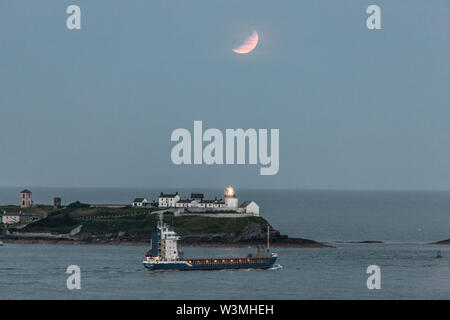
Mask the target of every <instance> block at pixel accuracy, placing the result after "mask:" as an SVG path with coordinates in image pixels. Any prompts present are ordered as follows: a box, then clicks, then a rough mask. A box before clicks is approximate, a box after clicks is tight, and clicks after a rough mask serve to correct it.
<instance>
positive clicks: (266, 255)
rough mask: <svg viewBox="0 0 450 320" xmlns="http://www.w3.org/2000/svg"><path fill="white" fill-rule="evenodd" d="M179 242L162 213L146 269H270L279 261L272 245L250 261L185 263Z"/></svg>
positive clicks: (208, 260) (229, 259)
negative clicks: (270, 249) (272, 250)
mask: <svg viewBox="0 0 450 320" xmlns="http://www.w3.org/2000/svg"><path fill="white" fill-rule="evenodd" d="M268 235H269V231H268ZM179 239H180V237H179V236H177V235H176V233H175V232H174V231H173V230H171V229H170V228H169V225H167V224H165V223H163V214H162V213H160V216H159V221H158V224H157V227H156V229H155V230H154V231H153V232H152V242H151V249H150V250H149V251H148V252H147V254H146V255H145V257H146V260H144V261H143V264H144V266H145V267H146V268H147V269H150V270H219V269H250V268H254V269H267V268H270V267H272V266H273V264H274V263H275V261H276V259H277V254H276V253H270V251H269V241H267V249H266V250H261V249H260V248H258V253H257V254H256V255H253V254H249V255H247V257H223V258H217V257H216V258H202V259H199V258H192V259H184V258H183V255H182V254H181V253H180V251H179V250H178V248H177V241H178V240H179ZM268 239H269V238H268Z"/></svg>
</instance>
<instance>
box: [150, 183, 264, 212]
mask: <svg viewBox="0 0 450 320" xmlns="http://www.w3.org/2000/svg"><path fill="white" fill-rule="evenodd" d="M158 207H159V208H176V209H185V210H184V212H185V213H205V212H206V213H207V212H209V211H211V212H214V211H217V212H218V213H220V211H222V212H225V211H231V212H235V213H236V214H249V215H253V216H259V206H258V205H257V204H256V202H254V201H246V202H244V203H243V204H242V205H241V206H240V207H239V199H238V198H237V196H236V192H235V191H234V189H233V188H232V187H228V188H226V189H225V200H222V199H219V200H218V199H217V198H216V199H214V200H205V199H204V196H203V193H192V194H191V198H190V199H181V198H180V196H179V195H178V192H177V193H175V194H164V193H162V192H161V194H160V196H159V199H158ZM182 211H183V210H182ZM214 214H217V213H214Z"/></svg>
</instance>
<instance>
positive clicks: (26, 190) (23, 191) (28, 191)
mask: <svg viewBox="0 0 450 320" xmlns="http://www.w3.org/2000/svg"><path fill="white" fill-rule="evenodd" d="M20 193H29V194H31V191H30V190H28V189H25V190H22V191H20Z"/></svg>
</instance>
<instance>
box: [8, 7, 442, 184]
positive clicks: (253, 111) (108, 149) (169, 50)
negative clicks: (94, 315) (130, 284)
mask: <svg viewBox="0 0 450 320" xmlns="http://www.w3.org/2000/svg"><path fill="white" fill-rule="evenodd" d="M374 3H375V4H378V5H379V6H380V8H381V24H382V29H381V30H368V29H367V27H366V19H367V16H368V15H367V14H366V8H367V7H368V6H369V5H371V4H374ZM71 4H76V5H79V6H80V8H81V12H82V15H81V30H68V29H67V27H66V19H67V17H68V14H66V8H67V6H69V5H71ZM449 17H450V2H449V1H446V0H445V1H444V0H434V1H432V2H427V1H423V0H401V1H400V0H398V1H381V0H380V1H375V2H374V1H360V0H352V1H350V0H343V1H333V0H319V1H317V0H308V1H294V0H292V1H269V0H247V1H239V0H227V1H224V0H220V1H219V0H192V1H181V0H177V1H174V0H167V1H146V0H134V1H117V0H108V1H106V0H96V1H87V0H85V1H77V0H72V1H61V0H52V1H50V0H41V1H31V0H28V1H24V0H15V1H0V186H24V187H32V186H80V187H82V186H98V187H174V188H177V187H223V186H226V185H228V184H231V185H233V186H236V187H241V188H293V189H354V190H366V189H377V190H378V189H381V190H391V189H395V190H397V189H400V190H403V189H405V190H410V189H411V190H450V147H449V146H450V90H449V88H450V31H449V30H450V19H449ZM254 30H256V31H257V32H258V35H259V43H258V46H257V47H256V48H255V50H254V51H252V52H251V53H249V54H246V55H239V54H236V53H235V52H233V51H232V49H233V48H235V47H237V46H239V45H240V44H242V43H244V42H245V40H246V39H247V38H248V37H249V36H250V35H251V34H252V32H253V31H254ZM194 120H201V121H203V127H204V128H205V129H207V128H217V129H220V130H222V131H223V132H225V129H235V128H244V129H248V128H266V129H273V128H277V129H279V130H280V154H279V157H280V165H279V166H280V169H279V172H278V174H276V175H272V176H261V175H260V174H259V168H260V167H259V166H258V165H222V166H219V165H213V166H209V165H190V166H188V165H180V166H176V165H174V164H173V163H172V161H171V158H170V153H171V149H172V147H173V146H174V143H173V142H171V141H170V136H171V133H172V131H173V130H175V129H177V128H186V129H188V130H190V131H191V132H193V124H194Z"/></svg>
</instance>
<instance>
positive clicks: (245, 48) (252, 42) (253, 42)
mask: <svg viewBox="0 0 450 320" xmlns="http://www.w3.org/2000/svg"><path fill="white" fill-rule="evenodd" d="M258 40H259V37H258V33H257V32H256V31H253V33H252V35H251V36H250V38H248V39H247V40H246V41H245V42H244V44H242V45H240V46H239V47H237V48H234V49H233V51H234V52H236V53H239V54H246V53H249V52H250V51H252V50H253V49H255V48H256V46H257V45H258Z"/></svg>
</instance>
